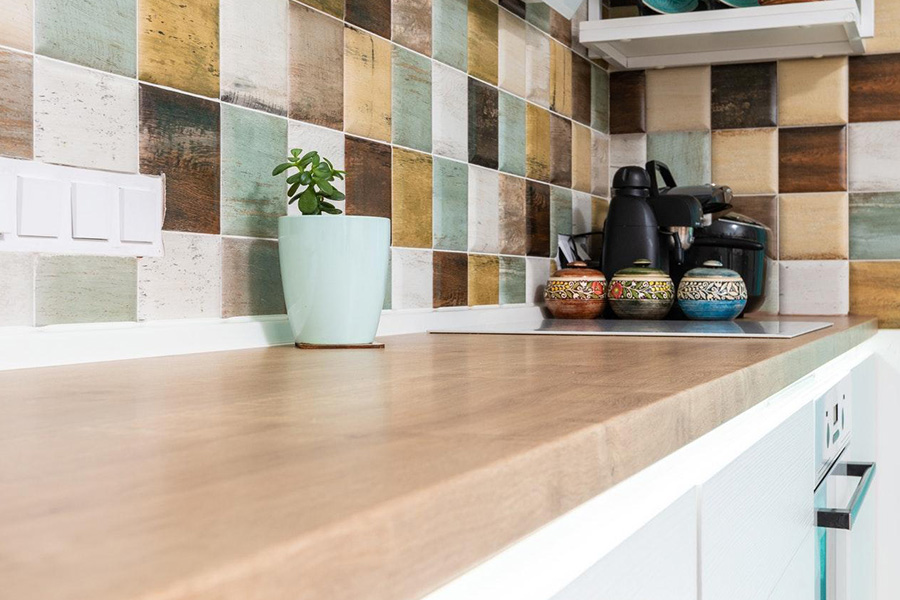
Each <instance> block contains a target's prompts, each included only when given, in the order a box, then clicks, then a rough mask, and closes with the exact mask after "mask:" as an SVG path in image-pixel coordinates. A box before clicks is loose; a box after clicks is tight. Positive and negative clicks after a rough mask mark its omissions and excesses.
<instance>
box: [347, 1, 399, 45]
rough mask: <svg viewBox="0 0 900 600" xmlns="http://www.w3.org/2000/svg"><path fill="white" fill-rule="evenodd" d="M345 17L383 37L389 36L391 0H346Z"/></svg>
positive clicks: (349, 21) (350, 21)
mask: <svg viewBox="0 0 900 600" xmlns="http://www.w3.org/2000/svg"><path fill="white" fill-rule="evenodd" d="M345 15H346V16H345V17H344V18H345V19H346V20H347V22H348V23H351V24H353V25H356V26H358V27H362V28H363V29H366V30H368V31H371V32H372V33H374V34H376V35H380V36H381V37H383V38H388V39H390V38H391V0H346V3H345Z"/></svg>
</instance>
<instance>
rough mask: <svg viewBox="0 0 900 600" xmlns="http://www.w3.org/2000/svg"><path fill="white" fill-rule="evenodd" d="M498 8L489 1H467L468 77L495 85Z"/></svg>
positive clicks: (494, 3)
mask: <svg viewBox="0 0 900 600" xmlns="http://www.w3.org/2000/svg"><path fill="white" fill-rule="evenodd" d="M498 19H499V15H498V8H497V3H496V2H491V0H469V19H468V24H469V44H468V46H469V48H468V49H469V75H471V76H472V77H477V78H478V79H481V80H482V81H487V82H488V83H491V84H493V85H497V69H498V64H497V32H498Z"/></svg>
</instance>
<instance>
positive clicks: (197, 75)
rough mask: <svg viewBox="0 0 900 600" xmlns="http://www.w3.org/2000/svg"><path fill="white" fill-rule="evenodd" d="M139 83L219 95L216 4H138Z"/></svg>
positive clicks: (207, 0)
mask: <svg viewBox="0 0 900 600" xmlns="http://www.w3.org/2000/svg"><path fill="white" fill-rule="evenodd" d="M138 10H139V14H138V23H139V31H138V57H139V61H140V62H139V64H138V72H139V76H140V78H141V80H143V81H148V82H150V83H155V84H158V85H164V86H166V87H170V88H175V89H178V90H184V91H186V92H191V93H192V94H199V95H201V96H209V97H211V98H218V97H219V0H192V1H191V2H183V1H182V0H141V1H140V2H139V3H138Z"/></svg>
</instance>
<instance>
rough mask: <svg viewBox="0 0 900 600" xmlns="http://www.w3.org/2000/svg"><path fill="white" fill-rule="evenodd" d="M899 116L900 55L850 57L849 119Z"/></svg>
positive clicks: (858, 119) (855, 121) (889, 119)
mask: <svg viewBox="0 0 900 600" xmlns="http://www.w3.org/2000/svg"><path fill="white" fill-rule="evenodd" d="M898 120H900V55H898V54H884V55H880V56H851V57H850V122H851V123H861V122H869V121H898Z"/></svg>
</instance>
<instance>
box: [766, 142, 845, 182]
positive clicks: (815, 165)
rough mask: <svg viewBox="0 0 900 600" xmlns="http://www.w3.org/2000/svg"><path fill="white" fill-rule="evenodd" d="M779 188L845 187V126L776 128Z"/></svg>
mask: <svg viewBox="0 0 900 600" xmlns="http://www.w3.org/2000/svg"><path fill="white" fill-rule="evenodd" d="M778 153H779V160H778V191H779V192H781V193H796V192H843V191H846V190H847V128H846V127H844V126H837V127H799V128H796V129H780V130H779V131H778Z"/></svg>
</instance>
